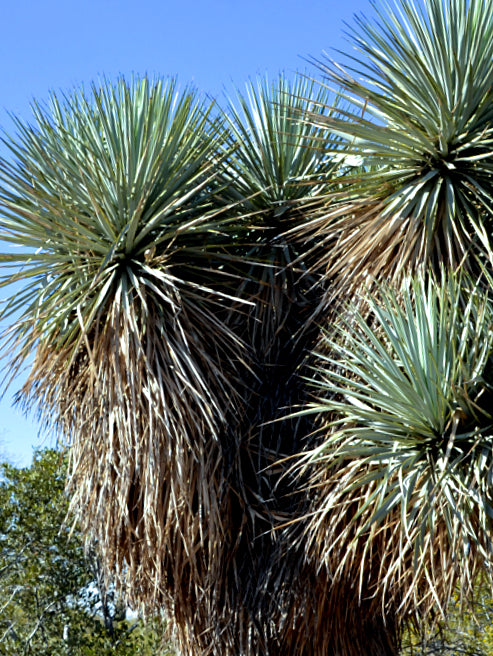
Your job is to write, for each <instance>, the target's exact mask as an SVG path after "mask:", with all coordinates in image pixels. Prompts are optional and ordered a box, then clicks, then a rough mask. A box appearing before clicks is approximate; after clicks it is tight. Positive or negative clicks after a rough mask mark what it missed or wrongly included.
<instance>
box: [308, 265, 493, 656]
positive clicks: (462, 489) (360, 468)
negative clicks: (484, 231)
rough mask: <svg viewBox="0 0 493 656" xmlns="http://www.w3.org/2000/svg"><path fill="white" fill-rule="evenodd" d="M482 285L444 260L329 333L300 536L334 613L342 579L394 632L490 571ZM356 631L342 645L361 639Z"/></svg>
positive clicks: (492, 343)
mask: <svg viewBox="0 0 493 656" xmlns="http://www.w3.org/2000/svg"><path fill="white" fill-rule="evenodd" d="M490 285H491V281H490V280H489V281H488V283H487V284H485V281H483V282H482V283H481V282H480V281H478V282H477V283H475V284H473V283H472V282H471V280H469V279H468V278H467V277H465V278H462V277H460V276H455V275H453V274H450V275H446V274H445V273H443V275H442V277H441V278H440V279H439V280H436V279H434V278H433V277H430V276H428V277H426V276H425V275H420V276H417V277H415V278H411V279H405V280H404V283H403V286H402V288H401V289H399V290H393V289H392V288H390V287H388V286H386V285H384V286H381V287H380V289H379V292H378V294H376V295H372V296H370V297H367V298H366V299H365V308H367V309H368V312H365V314H361V313H360V312H359V310H358V308H357V306H356V305H355V304H354V303H353V304H352V305H350V306H349V308H348V311H347V313H346V314H345V315H344V317H342V318H341V320H340V321H339V322H338V323H337V324H336V327H334V329H333V331H331V332H330V333H327V334H326V337H325V342H326V343H325V348H324V350H323V353H321V354H320V355H319V363H318V366H317V368H316V371H315V372H314V377H313V379H312V385H313V386H314V395H315V397H316V400H314V401H313V402H312V403H311V404H310V405H309V406H307V407H306V408H305V409H304V410H303V411H302V412H303V413H315V414H316V416H317V418H318V421H320V422H321V425H320V431H321V433H322V434H323V440H322V441H321V444H320V445H319V446H318V447H317V448H316V449H315V450H313V451H312V452H311V453H309V454H306V455H305V462H306V463H307V466H308V468H309V469H310V470H311V472H312V476H313V479H312V480H313V483H314V485H315V487H316V489H317V493H318V501H317V502H316V503H315V504H314V507H313V516H312V517H311V520H310V524H309V527H308V529H307V531H306V532H305V535H304V539H305V540H306V541H308V542H309V543H310V547H309V548H308V551H312V552H313V557H314V559H315V560H317V561H319V562H324V563H325V564H326V567H327V569H328V571H329V572H330V573H331V575H332V577H333V585H334V588H333V593H332V594H333V595H334V597H335V603H334V604H333V608H334V616H335V617H337V613H338V610H337V602H338V601H339V600H340V589H341V588H342V589H344V587H346V588H347V587H349V588H351V589H352V590H353V593H354V595H355V600H354V601H353V603H355V604H356V605H357V604H358V601H357V600H358V599H359V600H360V602H361V601H362V600H363V602H364V600H373V602H372V604H373V612H375V613H377V614H379V615H383V617H384V618H386V623H387V626H388V627H390V629H392V627H394V628H395V630H396V636H397V635H398V632H399V624H401V623H402V622H403V621H404V620H408V621H411V620H413V619H414V620H415V619H423V618H428V619H429V617H430V612H431V611H432V610H435V611H436V608H437V606H438V608H439V609H440V610H441V609H444V608H445V607H446V605H447V603H448V601H449V599H450V596H451V594H452V592H453V591H454V588H455V586H456V585H457V584H458V585H459V590H460V591H461V594H463V595H464V596H465V597H467V596H468V595H471V594H472V592H473V584H474V582H475V581H476V578H477V574H478V572H479V573H480V575H485V574H488V573H489V574H491V565H492V563H493V550H492V542H491V540H492V537H493V494H492V480H493V366H492V365H493V360H492V357H493V322H492V319H493V304H492V300H491V291H490V290H491V286H490ZM396 619H397V624H396ZM401 625H402V624H401ZM354 628H355V627H353V631H354ZM353 639H354V644H353V648H352V649H351V648H348V649H346V651H344V653H348V654H351V653H354V654H357V653H362V652H361V651H358V650H360V649H363V647H364V644H363V643H361V642H360V641H359V640H358V636H357V631H354V635H353ZM364 639H365V638H363V640H364ZM395 644H396V642H395ZM394 648H395V647H394ZM367 649H368V647H367ZM365 653H373V651H371V650H369V651H368V652H365ZM375 653H377V652H376V651H375ZM379 653H387V652H386V651H383V650H382V652H379ZM389 653H392V651H390V652H389Z"/></svg>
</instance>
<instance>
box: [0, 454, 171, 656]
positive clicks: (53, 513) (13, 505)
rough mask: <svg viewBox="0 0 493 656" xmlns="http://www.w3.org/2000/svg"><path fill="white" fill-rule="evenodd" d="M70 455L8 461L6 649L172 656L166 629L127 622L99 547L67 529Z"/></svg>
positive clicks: (0, 516) (1, 624) (2, 517)
mask: <svg viewBox="0 0 493 656" xmlns="http://www.w3.org/2000/svg"><path fill="white" fill-rule="evenodd" d="M65 478H66V459H65V458H64V456H63V455H62V454H60V453H59V452H56V451H52V450H45V451H40V452H37V453H36V455H35V457H34V460H33V463H32V465H31V467H26V468H21V469H19V468H17V467H14V466H12V465H10V464H8V463H3V464H2V465H1V481H0V654H2V655H5V656H12V655H13V654H19V655H20V654H30V655H31V654H32V655H34V654H36V655H38V654H39V655H42V656H72V655H73V656H96V655H97V656H104V655H106V654H108V656H109V655H110V654H111V655H115V656H116V655H117V654H118V655H119V656H151V654H152V655H155V654H163V655H164V654H169V653H171V652H169V651H167V650H166V649H165V648H164V647H163V646H162V644H161V643H162V637H161V635H160V634H161V633H162V628H160V627H159V625H158V624H157V623H156V622H154V623H152V622H151V623H150V624H149V625H144V624H143V623H142V621H140V620H138V619H134V620H127V619H126V609H125V606H124V605H123V604H122V601H121V599H119V598H118V597H117V596H116V595H115V591H114V589H113V588H112V587H110V588H107V586H106V585H105V582H104V580H103V577H102V571H101V567H100V564H99V561H98V558H97V557H96V555H95V554H94V552H89V553H88V554H87V555H86V554H85V550H84V546H83V538H82V536H81V534H80V532H79V531H78V530H77V529H76V528H75V529H74V530H73V531H72V532H70V530H69V528H68V527H63V528H62V525H63V520H64V518H65V516H66V512H67V509H68V499H67V498H66V496H65V494H64V485H65Z"/></svg>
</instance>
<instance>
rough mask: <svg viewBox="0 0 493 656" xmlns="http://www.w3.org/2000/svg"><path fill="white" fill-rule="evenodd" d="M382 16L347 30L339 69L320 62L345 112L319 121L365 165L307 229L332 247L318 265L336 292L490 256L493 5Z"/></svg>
mask: <svg viewBox="0 0 493 656" xmlns="http://www.w3.org/2000/svg"><path fill="white" fill-rule="evenodd" d="M374 10H375V13H376V19H368V20H367V18H366V17H358V18H357V20H356V25H355V27H353V28H351V29H350V31H349V38H350V40H351V43H352V45H353V54H352V55H350V56H348V57H347V58H346V60H345V63H344V64H343V65H339V64H335V63H333V62H331V61H330V60H328V59H325V60H316V62H315V63H316V64H317V66H318V67H319V70H321V72H322V74H323V75H324V77H325V84H327V85H328V86H334V87H335V88H337V89H338V90H339V93H340V96H341V98H343V99H344V107H343V106H342V104H341V105H340V107H339V111H338V114H337V115H327V116H322V118H321V115H320V113H316V114H314V115H313V116H312V121H313V123H314V124H315V125H320V124H322V125H325V126H327V127H329V128H330V130H331V131H332V132H333V133H334V134H336V135H339V136H341V137H344V138H345V140H346V142H347V152H348V153H349V154H351V155H352V156H353V157H355V156H358V157H360V159H361V161H362V162H363V166H362V168H361V169H360V170H358V171H357V172H356V173H355V174H354V175H352V174H349V175H347V176H344V178H341V184H342V187H341V188H340V189H339V190H337V191H336V192H335V193H334V194H333V195H332V197H331V203H330V205H329V206H328V208H326V209H321V210H320V211H319V212H318V214H317V215H315V216H314V218H313V221H312V222H311V224H309V227H308V230H309V234H310V236H311V237H313V234H315V235H316V236H318V238H319V239H320V240H323V241H324V243H325V244H326V248H325V249H324V250H323V251H322V253H321V255H320V265H323V267H324V268H326V269H327V274H328V275H329V276H330V277H331V278H333V277H336V278H337V280H338V285H339V287H334V293H335V292H336V289H341V290H344V289H346V290H347V289H348V288H349V287H354V286H355V285H357V284H360V283H362V282H363V284H366V285H367V284H368V283H369V280H370V279H372V280H377V279H382V278H386V279H388V280H390V279H395V280H397V279H398V278H399V276H400V275H401V273H402V272H403V271H406V270H415V269H416V268H417V267H420V266H421V265H423V263H425V264H426V266H431V267H433V268H434V269H435V270H438V268H439V267H440V265H441V264H442V263H446V264H447V265H448V266H451V267H456V266H457V265H459V264H461V263H464V265H465V266H466V267H467V268H469V269H474V268H475V267H476V264H475V262H476V259H477V258H478V257H479V258H480V259H481V258H482V257H483V256H484V254H485V253H487V254H489V253H491V245H490V233H491V217H492V210H493V187H492V182H491V180H492V170H493V157H492V154H493V128H492V121H493V109H492V107H493V102H492V100H493V85H492V82H493V69H492V67H491V61H492V57H493V20H492V15H493V4H492V3H491V2H490V0H487V1H486V2H483V1H482V0H472V1H469V0H424V1H423V2H422V3H414V2H403V3H399V4H395V5H394V7H393V8H392V7H391V6H385V8H382V9H378V8H377V7H375V8H374ZM339 147H340V146H339V144H337V148H339ZM304 229H306V228H304Z"/></svg>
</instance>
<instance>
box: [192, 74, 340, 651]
mask: <svg viewBox="0 0 493 656" xmlns="http://www.w3.org/2000/svg"><path fill="white" fill-rule="evenodd" d="M327 99H328V95H327V92H326V91H325V90H323V89H322V90H321V89H319V88H316V86H315V85H314V84H313V83H310V82H308V81H307V80H306V78H303V77H302V76H298V77H296V78H295V80H294V81H289V80H287V78H286V77H285V76H284V75H281V76H279V78H277V79H275V80H274V81H272V82H270V81H268V80H267V79H261V80H258V81H257V82H256V83H254V82H251V83H249V84H248V85H247V90H246V93H245V94H243V93H241V92H239V91H238V92H237V93H236V96H231V97H230V98H229V103H228V106H227V108H226V120H227V122H228V126H229V131H230V134H231V137H230V147H231V155H230V156H229V157H228V160H227V168H226V170H225V171H224V176H225V179H226V180H227V182H228V184H227V186H226V187H225V189H224V191H223V198H224V200H225V201H226V203H227V205H228V206H231V211H232V212H233V213H235V214H236V215H237V220H238V224H239V225H241V226H242V228H243V229H244V233H243V237H242V238H241V239H240V240H237V242H236V247H237V252H238V254H239V255H241V258H239V259H238V262H237V271H238V275H239V276H240V277H241V278H242V280H243V283H242V284H241V285H240V287H239V290H238V293H239V295H240V296H241V297H242V298H246V299H248V301H249V302H250V303H251V304H250V305H248V306H244V307H242V308H239V309H240V312H236V313H233V316H232V317H231V325H232V326H234V330H235V331H236V332H237V334H238V336H239V337H240V338H241V340H242V341H243V342H244V343H245V344H247V345H248V347H249V352H250V354H251V358H252V359H251V367H250V368H251V372H250V375H245V379H244V384H245V390H246V391H247V394H248V400H247V401H246V402H245V405H244V412H243V418H242V421H241V422H240V425H239V426H238V427H237V429H236V430H237V436H238V439H239V443H240V448H239V450H238V452H237V453H236V455H235V458H234V459H233V462H232V467H231V472H230V486H231V490H232V496H233V497H234V500H232V504H233V505H234V504H235V503H236V504H237V505H236V511H235V512H234V513H233V515H234V520H233V525H234V526H235V527H236V533H237V535H238V542H237V543H236V544H235V545H231V544H229V545H228V546H227V550H228V552H229V553H228V554H225V558H224V562H225V571H224V576H223V586H222V590H223V591H224V595H225V598H224V600H223V601H222V606H223V607H224V608H234V609H236V610H235V612H234V613H231V611H227V612H228V613H229V618H228V619H227V620H225V624H227V629H225V630H224V631H223V635H222V636H216V637H215V638H214V640H215V646H214V647H213V649H215V651H214V652H213V653H217V654H221V655H222V654H225V653H231V654H240V653H241V654H259V653H266V654H268V653H269V654H276V653H283V654H286V655H288V654H293V656H294V655H295V654H296V655H298V654H301V653H303V650H305V649H308V650H309V651H310V650H311V649H313V645H314V644H315V643H316V642H317V641H320V640H322V641H323V640H325V638H324V636H323V633H324V631H323V630H322V629H321V627H323V622H322V620H321V617H320V613H319V608H317V604H319V600H320V594H319V595H318V596H317V594H316V593H315V588H316V587H317V586H318V588H319V592H320V590H321V588H322V586H319V584H318V582H317V580H316V576H315V573H314V569H313V568H312V569H311V570H310V572H308V570H307V569H306V568H304V563H303V553H302V551H295V550H292V549H291V548H290V547H291V545H290V544H289V543H288V542H286V540H285V537H287V534H286V536H284V535H281V533H280V532H277V531H274V528H275V527H276V526H277V524H278V518H279V516H282V517H283V518H284V517H292V516H293V515H294V514H296V515H297V516H299V515H300V514H302V513H303V512H304V510H306V495H305V494H304V493H301V494H300V491H301V488H302V486H300V487H299V488H297V487H296V486H294V485H293V483H294V481H292V480H290V477H289V475H288V474H287V470H288V468H289V467H288V464H287V463H285V464H284V465H281V466H279V465H278V464H276V463H278V461H279V460H280V459H283V458H285V457H286V456H291V455H292V454H293V453H297V452H298V451H299V449H300V448H301V442H300V438H301V437H302V436H304V435H305V434H306V433H307V432H309V429H307V427H300V426H299V424H300V421H299V420H292V419H283V420H282V421H278V422H276V423H272V421H273V420H275V419H280V418H281V417H283V416H284V415H285V408H286V407H287V406H290V405H291V404H292V403H293V402H295V401H299V400H300V399H301V398H302V396H303V384H302V383H301V380H300V378H299V376H298V375H297V371H298V369H299V368H300V367H302V366H303V363H304V361H305V359H306V357H307V353H308V351H309V346H311V345H312V344H313V341H314V337H315V335H316V334H317V333H318V328H317V326H316V324H315V322H314V321H310V319H311V318H312V316H313V311H314V307H316V305H317V303H318V300H317V299H318V297H319V294H320V292H319V291H318V289H317V279H316V278H314V277H313V276H311V275H310V274H309V273H308V272H307V266H306V262H305V260H304V258H303V257H300V256H301V253H300V251H299V250H298V248H297V244H296V243H295V242H294V241H293V240H291V239H290V237H289V234H287V233H288V232H289V230H290V229H291V228H292V227H293V226H295V225H297V224H299V223H302V222H303V221H305V212H306V206H307V205H310V204H312V203H313V202H314V201H315V200H316V199H317V198H318V197H319V196H320V195H321V194H325V193H326V192H327V189H328V188H329V187H330V185H331V184H332V175H333V171H334V168H335V164H334V163H333V162H332V161H331V160H330V159H329V158H328V157H327V149H326V146H327V141H328V139H329V135H328V133H327V130H326V129H325V128H314V127H312V126H310V125H309V124H308V123H307V122H304V121H303V120H302V116H303V115H304V113H306V112H307V111H308V110H311V111H317V110H318V109H320V111H321V112H323V111H325V109H324V107H325V105H326V102H327ZM245 374H246V372H245ZM300 508H303V510H300ZM234 532H235V531H233V533H234ZM308 577H311V580H312V582H313V589H311V590H309V591H308V590H307V589H306V580H307V578H308ZM227 582H229V584H228V583H227ZM321 594H322V593H321ZM308 608H309V609H310V610H307V609H308ZM240 610H241V612H240ZM226 616H227V613H225V617H226ZM317 625H318V626H317ZM223 626H224V624H223ZM315 633H318V636H317V637H315V635H314V634H315ZM206 638H207V636H205V637H204V641H205V639H206Z"/></svg>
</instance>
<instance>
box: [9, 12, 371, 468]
mask: <svg viewBox="0 0 493 656" xmlns="http://www.w3.org/2000/svg"><path fill="white" fill-rule="evenodd" d="M362 12H363V13H365V14H368V15H369V16H371V15H372V13H373V12H372V9H371V6H370V3H369V0H345V2H340V1H339V0H338V1H337V2H336V1H332V0H249V1H248V2H234V0H230V1H228V0H209V2H204V1H200V0H188V1H187V0H183V1H182V2H181V3H180V2H178V1H177V0H173V1H172V2H171V1H168V0H161V1H160V2H159V1H158V0H141V1H140V2H139V3H137V2H135V0H134V1H132V2H130V1H128V0H120V1H118V0H85V1H84V2H68V1H65V2H62V1H61V0H40V1H39V2H33V0H17V2H15V3H14V2H5V3H3V6H2V22H3V26H2V28H3V29H2V38H1V39H0V127H1V128H2V129H3V130H6V131H7V132H12V130H13V128H12V122H11V120H10V118H9V113H13V114H15V115H16V116H18V117H21V118H22V119H24V120H29V119H30V104H31V101H32V99H33V98H35V99H36V100H40V101H43V100H45V99H46V98H47V96H48V93H49V91H50V90H53V91H56V92H64V91H70V90H72V89H73V88H74V87H79V86H81V85H85V86H88V85H90V84H91V82H93V81H96V82H97V80H98V78H100V77H101V76H103V75H104V76H105V77H108V78H109V79H114V78H116V77H117V76H118V75H121V74H123V75H125V76H131V75H132V74H144V73H147V74H149V75H151V76H168V75H172V76H177V78H178V80H179V81H180V83H182V84H188V83H193V84H194V85H195V86H196V87H198V88H199V89H201V90H203V91H204V92H207V93H209V94H211V95H213V96H215V97H218V99H219V100H221V97H222V95H223V92H224V89H226V90H227V89H229V90H231V89H232V88H233V87H234V86H236V87H240V88H241V87H242V86H243V85H244V83H245V81H247V80H248V78H252V77H255V76H257V75H265V74H267V75H269V76H271V77H274V76H277V74H278V73H279V72H281V71H284V72H285V73H286V74H287V75H288V76H290V75H291V74H293V73H294V72H295V71H296V70H307V71H309V72H312V73H313V74H314V75H315V76H316V75H317V74H318V73H317V71H316V69H315V68H314V67H312V66H310V65H309V64H308V63H307V62H306V61H305V59H306V58H310V57H314V58H320V57H321V55H322V52H323V51H327V52H328V53H329V55H330V56H332V57H334V59H340V56H339V55H338V54H337V53H336V52H335V50H338V49H339V50H343V51H346V52H347V51H350V50H351V48H352V46H351V45H350V44H349V43H348V41H347V40H346V38H345V36H344V31H345V30H346V25H345V23H349V24H350V25H351V24H353V16H354V14H355V13H358V14H360V13H362ZM0 156H3V157H5V156H7V153H6V151H5V149H4V148H3V147H2V146H0ZM2 292H3V290H0V297H1V296H2ZM4 327H5V325H3V326H2V328H4ZM20 385H21V381H17V382H14V384H13V385H12V387H11V388H10V389H9V390H8V391H7V394H6V395H5V398H4V399H3V401H2V402H1V403H0V456H1V457H8V458H9V459H10V460H11V461H12V462H14V463H15V464H18V465H27V464H29V462H30V459H31V455H32V449H33V446H42V445H47V444H50V441H49V439H48V440H47V439H45V440H44V441H43V440H41V439H40V438H39V437H38V427H37V424H36V421H35V418H34V417H32V416H30V417H28V418H25V417H24V416H23V415H22V413H21V412H20V411H19V410H16V409H14V408H12V396H13V393H14V392H15V391H16V390H18V389H19V387H20Z"/></svg>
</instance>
